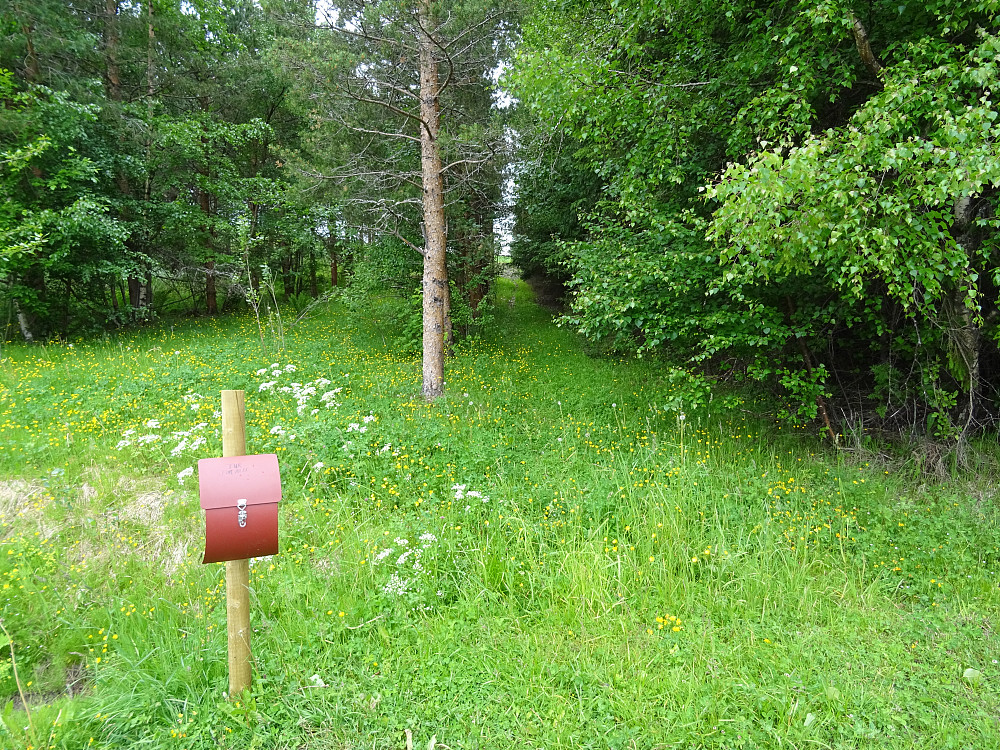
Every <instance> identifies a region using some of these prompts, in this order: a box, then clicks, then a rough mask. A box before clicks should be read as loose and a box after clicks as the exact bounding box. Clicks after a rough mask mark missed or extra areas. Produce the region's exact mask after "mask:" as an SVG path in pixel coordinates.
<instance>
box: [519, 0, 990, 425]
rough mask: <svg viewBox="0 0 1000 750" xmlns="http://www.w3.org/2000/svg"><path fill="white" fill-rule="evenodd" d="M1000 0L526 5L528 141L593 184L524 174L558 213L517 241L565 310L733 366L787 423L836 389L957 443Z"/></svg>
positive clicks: (522, 77)
mask: <svg viewBox="0 0 1000 750" xmlns="http://www.w3.org/2000/svg"><path fill="white" fill-rule="evenodd" d="M996 12H997V6H996V3H993V2H982V3H973V4H962V5H961V7H956V6H954V5H953V4H950V3H941V4H934V5H930V6H921V7H920V8H911V7H909V6H906V5H899V4H898V3H881V2H879V3H874V4H871V3H870V4H869V5H868V6H867V8H866V9H864V11H862V10H861V9H860V8H856V7H854V4H852V3H847V2H835V1H831V2H824V3H820V4H816V3H807V2H802V3H797V2H791V3H778V4H772V5H769V6H768V7H766V8H762V7H759V6H757V5H755V4H742V3H738V4H736V5H733V4H731V3H724V4H722V3H714V2H688V3H680V4H677V3H672V4H663V3H657V2H650V3H641V4H640V5H639V6H638V7H637V8H633V7H629V8H628V9H627V10H626V9H625V8H624V7H623V6H621V5H620V4H617V3H577V2H571V3H564V4H556V5H551V4H546V5H544V6H539V7H537V8H535V10H534V15H533V16H532V18H531V19H530V20H529V22H528V24H527V29H526V32H525V43H524V45H523V46H522V48H521V50H520V52H519V57H518V59H517V64H516V65H515V66H514V69H513V70H512V71H511V73H510V74H509V76H508V78H509V80H510V82H511V85H512V86H513V88H514V91H515V93H516V94H517V96H518V97H519V99H520V100H521V101H522V102H523V106H524V109H525V110H526V111H527V113H529V114H530V116H531V118H533V120H534V126H533V127H534V134H533V135H532V137H531V138H530V139H528V140H529V142H536V141H537V142H543V143H544V142H548V143H551V144H552V145H551V146H549V147H548V154H549V155H550V159H551V158H554V157H552V156H551V155H552V154H558V155H559V157H558V158H562V159H564V160H567V159H572V163H574V164H577V165H579V166H581V167H582V168H584V169H586V170H588V171H589V174H590V175H592V176H593V178H594V179H597V180H598V181H599V183H600V185H601V197H600V200H598V201H596V202H594V203H593V204H591V205H592V207H591V208H590V209H589V210H588V211H587V212H586V213H583V212H581V210H580V206H579V205H573V204H570V203H563V204H562V205H560V204H559V203H558V202H556V201H553V200H551V199H548V198H546V197H545V196H546V191H545V190H544V189H543V190H541V191H539V194H540V196H542V198H541V201H542V203H541V204H540V205H546V206H551V207H552V210H554V211H555V213H556V215H557V216H560V217H562V219H561V221H559V222H551V221H548V220H547V219H546V222H547V223H548V224H549V225H551V226H553V227H554V228H555V231H554V232H553V234H552V235H550V236H549V237H545V238H538V237H532V238H530V239H529V238H528V237H529V234H528V232H525V239H524V240H519V242H524V243H525V247H526V248H531V249H532V250H530V251H529V252H528V253H526V257H529V258H530V257H531V252H537V253H538V255H539V257H553V258H557V259H558V262H560V263H562V264H563V266H564V268H565V269H567V271H568V272H569V273H570V274H571V287H572V289H573V298H572V299H571V305H572V309H571V312H570V313H569V315H568V316H567V321H568V322H569V323H571V324H572V325H574V326H575V327H576V328H578V329H579V330H580V331H582V332H583V333H584V334H586V335H587V336H588V337H591V338H594V339H599V340H605V341H612V342H615V343H614V346H615V348H617V349H618V350H620V351H629V350H631V351H634V352H637V353H639V354H645V353H647V352H650V351H655V350H657V349H670V348H672V349H673V350H674V351H675V352H676V354H677V355H679V356H681V357H684V358H687V359H690V360H693V361H702V362H704V363H705V365H706V366H707V367H709V368H710V369H713V370H717V369H718V368H720V367H722V366H723V364H726V363H732V362H736V363H738V365H737V367H735V368H732V369H731V370H730V371H732V372H737V371H739V372H741V373H744V374H746V375H749V376H750V377H755V378H759V379H762V380H764V381H765V382H768V383H770V384H771V385H772V386H773V387H775V388H776V389H778V390H779V391H781V392H782V393H783V394H784V397H785V398H787V399H788V400H789V407H790V408H789V409H788V410H786V413H787V414H788V416H789V417H790V418H793V419H799V418H807V417H809V416H811V415H815V414H817V413H818V406H817V403H818V401H817V400H818V399H820V400H825V399H829V398H831V397H832V398H834V399H835V400H838V401H840V403H841V404H846V403H848V402H851V403H855V404H857V403H867V404H870V405H871V407H872V408H871V409H869V413H873V412H874V410H875V409H879V410H881V412H882V413H883V414H884V415H886V419H887V420H890V423H891V418H892V417H891V415H896V418H897V419H898V418H899V417H898V415H900V414H902V413H904V412H905V413H906V414H908V415H910V416H909V419H911V425H910V426H911V427H912V426H913V423H914V422H918V423H925V422H926V424H925V426H927V425H930V424H933V425H934V427H933V428H932V429H931V431H932V432H934V433H936V434H939V435H951V436H957V437H961V436H962V435H963V434H964V432H965V431H966V430H968V429H969V428H970V427H971V426H972V425H973V424H974V422H975V421H976V420H978V419H990V418H991V417H990V416H989V415H991V414H993V413H994V412H995V404H994V403H992V401H990V402H987V401H986V400H985V399H984V398H983V397H982V389H981V386H982V384H983V382H984V380H985V379H986V378H987V377H988V376H987V375H986V374H985V372H984V371H983V370H982V367H985V366H986V365H985V364H984V363H986V362H987V361H988V358H990V357H994V356H995V355H996V341H995V337H996V334H995V323H994V322H993V321H994V319H995V318H996V314H995V311H996V310H997V299H998V292H997V289H998V279H995V278H994V277H993V276H994V274H993V269H994V267H995V266H996V265H997V263H996V259H995V257H994V256H995V247H996V240H995V237H996V221H997V220H996V218H995V216H996V211H995V196H996V188H997V185H998V182H997V179H998V174H997V168H996V165H997V163H998V159H997V154H996V148H995V144H994V143H993V139H992V137H991V133H992V130H993V129H995V120H996V108H995V105H994V103H993V100H992V91H991V81H994V80H995V78H996V65H997V43H996V39H995V37H994V36H993V34H992V32H991V30H992V27H993V25H994V19H995V15H996ZM543 163H544V160H543ZM706 185H708V191H707V196H708V198H709V200H708V201H706V200H704V195H699V194H704V193H705V192H706V191H705V188H706ZM580 195H581V197H582V195H583V193H581V194H580ZM533 200H536V199H535V198H534V197H532V196H529V197H527V198H525V199H524V202H525V206H532V205H533V204H532V201H533ZM540 215H541V216H542V217H545V216H546V212H545V211H542V212H540ZM580 218H583V219H585V220H586V222H587V224H586V226H587V232H588V234H587V235H581V234H580V233H579V231H578V230H577V229H576V228H574V225H573V223H572V222H573V221H575V220H577V219H580ZM525 226H526V227H530V225H528V224H526V225H525ZM560 235H561V236H560ZM550 247H554V248H557V249H558V250H557V251H556V252H553V251H552V250H550V249H549V248H550ZM727 366H729V365H727ZM873 368H875V369H873ZM872 372H879V373H880V375H879V377H876V378H873V377H870V376H869V373H872ZM855 383H857V384H859V385H853V384H855ZM861 383H864V384H861ZM868 383H876V384H878V385H877V387H876V388H875V389H874V390H873V389H870V388H869V387H868V386H867V384H868ZM845 384H847V385H846V386H845ZM883 384H884V385H883ZM855 408H856V407H851V410H852V411H853V410H854V409H855ZM845 414H846V410H845ZM852 418H853V417H849V419H852ZM897 424H898V423H897Z"/></svg>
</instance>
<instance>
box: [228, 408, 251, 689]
mask: <svg viewBox="0 0 1000 750" xmlns="http://www.w3.org/2000/svg"><path fill="white" fill-rule="evenodd" d="M246 454H247V442H246V419H245V414H244V393H243V391H223V392H222V455H223V456H225V457H230V456H245V455H246ZM226 621H227V623H228V630H229V697H230V699H233V698H236V697H237V696H239V695H240V694H242V693H243V691H244V690H246V689H247V688H248V687H250V676H251V674H250V561H249V560H230V561H229V562H227V563H226Z"/></svg>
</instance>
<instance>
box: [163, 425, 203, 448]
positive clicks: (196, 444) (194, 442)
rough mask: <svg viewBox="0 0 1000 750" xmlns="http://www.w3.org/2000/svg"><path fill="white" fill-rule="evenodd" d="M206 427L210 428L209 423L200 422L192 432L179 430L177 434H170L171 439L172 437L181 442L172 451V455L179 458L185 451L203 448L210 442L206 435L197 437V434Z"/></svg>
mask: <svg viewBox="0 0 1000 750" xmlns="http://www.w3.org/2000/svg"><path fill="white" fill-rule="evenodd" d="M206 427H208V422H199V423H198V424H196V425H195V426H194V427H192V428H191V429H190V430H178V431H177V432H172V433H170V437H172V438H173V439H174V440H179V441H180V442H179V443H177V445H175V446H174V447H173V449H172V450H171V451H170V455H171V456H174V457H177V456H179V455H181V454H182V453H183V452H184V451H196V450H198V449H199V448H200V447H201V446H203V445H204V444H205V443H207V442H208V440H207V439H206V438H205V436H204V435H195V433H196V432H201V431H202V430H204V429H205V428H206Z"/></svg>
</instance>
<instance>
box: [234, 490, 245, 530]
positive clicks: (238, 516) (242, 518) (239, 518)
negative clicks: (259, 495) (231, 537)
mask: <svg viewBox="0 0 1000 750" xmlns="http://www.w3.org/2000/svg"><path fill="white" fill-rule="evenodd" d="M236 507H237V508H238V509H239V513H237V514H236V520H237V521H239V523H240V528H241V529H243V528H246V525H247V501H246V498H244V497H241V498H240V499H239V500H237V501H236Z"/></svg>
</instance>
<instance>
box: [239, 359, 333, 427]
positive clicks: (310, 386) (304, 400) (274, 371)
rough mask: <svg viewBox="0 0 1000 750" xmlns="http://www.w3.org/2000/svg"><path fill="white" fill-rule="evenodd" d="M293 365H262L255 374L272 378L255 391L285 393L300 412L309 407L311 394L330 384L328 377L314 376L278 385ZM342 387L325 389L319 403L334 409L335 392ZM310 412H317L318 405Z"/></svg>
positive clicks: (293, 369) (294, 368)
mask: <svg viewBox="0 0 1000 750" xmlns="http://www.w3.org/2000/svg"><path fill="white" fill-rule="evenodd" d="M296 369H297V368H296V367H295V365H285V366H284V367H282V366H281V364H280V363H278V362H275V363H274V364H272V365H271V366H270V367H269V368H268V367H262V368H261V369H259V370H257V375H259V376H265V377H266V376H270V377H272V378H274V379H273V380H265V381H263V382H262V383H261V384H260V385H259V386H258V387H257V392H258V393H263V392H264V391H277V392H278V393H287V394H289V395H291V396H292V398H294V399H295V403H296V407H295V410H296V411H297V412H298V413H299V414H302V413H303V412H304V411H305V410H306V409H309V407H310V402H311V401H312V398H313V396H315V395H316V394H317V393H318V392H319V391H320V390H321V389H323V388H326V387H327V386H328V385H331V382H332V381H330V380H329V379H328V378H316V379H315V380H312V381H309V382H308V383H297V382H292V383H289V384H288V385H283V386H279V387H277V388H276V387H275V386H278V383H279V379H280V378H281V376H282V375H285V374H288V373H293V372H295V371H296ZM342 390H344V389H343V388H334V389H333V390H329V391H325V392H324V393H323V394H322V395H321V396H320V397H319V400H320V405H321V406H323V407H325V408H327V409H334V408H336V407H338V406H340V404H339V403H338V402H337V394H338V393H340V392H341V391H342ZM310 414H313V415H316V414H319V407H313V408H312V410H311V411H310Z"/></svg>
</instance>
